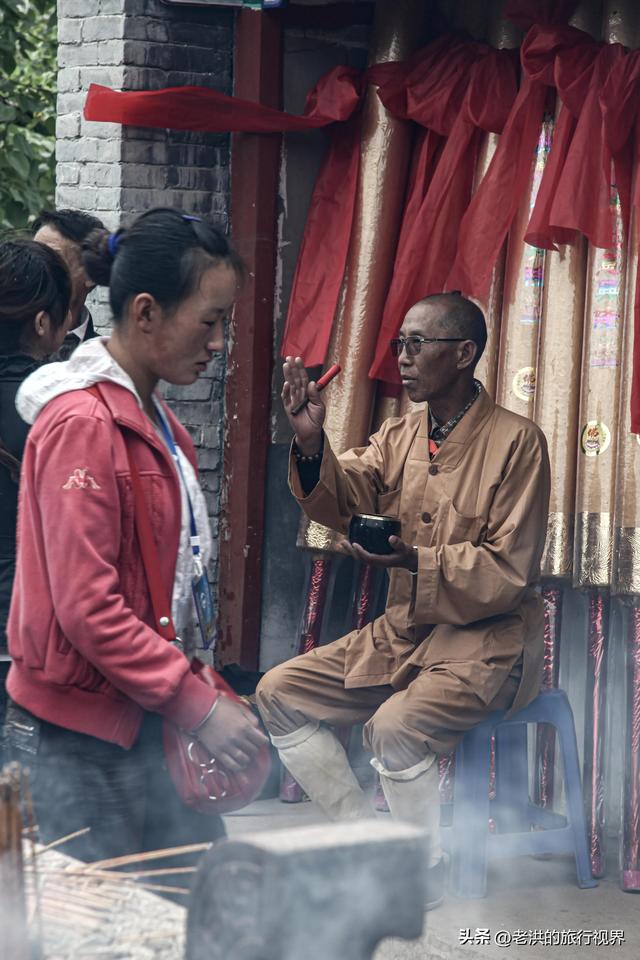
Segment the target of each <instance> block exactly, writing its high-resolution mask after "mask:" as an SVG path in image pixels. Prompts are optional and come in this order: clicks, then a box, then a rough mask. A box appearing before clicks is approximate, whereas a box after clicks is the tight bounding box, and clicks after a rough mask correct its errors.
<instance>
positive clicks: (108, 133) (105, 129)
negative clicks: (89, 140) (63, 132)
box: [80, 114, 119, 140]
mask: <svg viewBox="0 0 640 960" xmlns="http://www.w3.org/2000/svg"><path fill="white" fill-rule="evenodd" d="M118 126H119V124H115V123H101V122H99V121H98V120H85V119H84V117H83V116H82V114H81V115H80V136H81V137H97V138H100V139H104V140H111V139H112V138H113V136H114V135H115V136H117V135H118Z"/></svg>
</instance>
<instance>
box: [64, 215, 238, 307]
mask: <svg viewBox="0 0 640 960" xmlns="http://www.w3.org/2000/svg"><path fill="white" fill-rule="evenodd" d="M212 259H213V260H214V261H221V262H223V263H228V264H229V266H230V267H232V268H233V269H234V270H235V271H236V273H237V274H238V277H239V278H241V277H242V276H243V272H244V266H243V263H242V260H241V259H240V257H239V256H238V254H237V253H236V252H235V250H234V249H233V248H232V247H231V245H230V244H229V241H228V240H227V238H226V237H225V236H224V234H223V233H221V232H220V231H219V230H217V229H216V228H215V227H213V226H211V224H209V223H206V222H205V221H204V220H200V219H199V218H197V217H190V216H187V215H186V214H182V213H179V212H178V211H177V210H171V209H164V208H158V209H155V210H149V211H148V212H147V213H143V214H142V216H141V217H138V219H137V220H136V221H135V222H134V223H133V224H132V225H131V226H130V227H128V228H127V229H126V230H119V231H118V232H117V233H116V234H111V235H109V234H108V233H107V232H106V231H105V230H94V231H93V232H92V233H90V234H89V236H88V237H87V239H86V240H85V241H84V243H83V244H82V260H83V263H84V268H85V270H86V272H87V274H88V275H89V277H90V278H91V280H93V282H94V283H97V284H99V285H101V286H108V287H109V300H110V303H111V311H112V313H113V319H114V321H115V323H119V322H120V321H122V319H123V317H124V313H125V309H126V305H127V303H128V301H129V300H130V299H131V298H132V297H135V296H136V295H137V294H138V293H150V294H151V295H152V296H153V297H154V298H155V299H156V300H157V301H158V303H159V304H160V305H161V306H162V307H164V308H165V309H171V308H172V307H174V306H176V305H177V304H178V303H180V301H182V300H184V298H185V297H188V296H189V295H190V294H191V293H192V292H193V291H194V290H195V289H196V288H197V286H198V283H199V282H200V277H201V276H202V274H203V272H204V271H205V270H206V269H207V268H208V267H210V266H211V261H212Z"/></svg>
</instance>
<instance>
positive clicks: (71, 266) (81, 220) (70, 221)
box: [33, 210, 104, 329]
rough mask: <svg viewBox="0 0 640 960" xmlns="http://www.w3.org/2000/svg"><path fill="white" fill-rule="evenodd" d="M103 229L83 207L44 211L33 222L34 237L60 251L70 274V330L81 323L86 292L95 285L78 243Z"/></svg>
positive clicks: (98, 221)
mask: <svg viewBox="0 0 640 960" xmlns="http://www.w3.org/2000/svg"><path fill="white" fill-rule="evenodd" d="M97 228H98V229H104V226H103V224H102V222H101V221H100V220H98V218H97V217H93V216H91V214H90V213H84V211H82V210H43V211H42V212H41V213H40V214H39V215H38V217H37V218H36V221H35V223H34V224H33V239H34V240H36V241H37V242H38V243H43V244H44V245H45V246H47V247H51V248H52V249H53V250H55V251H56V252H57V253H59V254H60V256H61V257H62V259H63V260H64V262H65V263H66V265H67V269H68V271H69V275H70V277H71V306H70V312H71V317H72V319H71V329H73V328H74V327H77V326H78V325H79V324H80V323H81V315H82V310H83V307H84V304H85V300H86V299H87V295H88V294H89V293H90V292H91V291H92V290H93V288H94V286H95V284H94V283H93V281H92V280H90V279H89V277H88V275H87V273H86V271H85V269H84V267H83V265H82V254H81V244H82V242H83V241H84V240H85V239H86V238H87V236H88V235H89V234H90V233H91V231H92V230H95V229H97Z"/></svg>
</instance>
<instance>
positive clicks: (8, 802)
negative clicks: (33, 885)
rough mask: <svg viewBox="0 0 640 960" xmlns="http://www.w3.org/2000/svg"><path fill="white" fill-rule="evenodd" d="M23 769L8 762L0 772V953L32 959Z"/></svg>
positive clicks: (13, 958) (19, 959) (3, 955)
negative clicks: (22, 811) (22, 804)
mask: <svg viewBox="0 0 640 960" xmlns="http://www.w3.org/2000/svg"><path fill="white" fill-rule="evenodd" d="M21 777H22V774H21V770H20V767H19V766H18V765H17V764H9V765H8V766H6V767H4V768H3V769H2V772H1V773H0V956H1V957H7V958H8V957H10V958H11V960H29V958H30V956H31V948H30V945H29V936H28V931H27V912H26V902H25V886H24V861H23V857H22V817H21V815H20V786H21Z"/></svg>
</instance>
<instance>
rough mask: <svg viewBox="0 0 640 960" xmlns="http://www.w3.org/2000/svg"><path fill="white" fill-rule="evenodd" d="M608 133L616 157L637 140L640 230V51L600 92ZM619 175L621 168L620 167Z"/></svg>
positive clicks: (639, 386) (639, 365) (638, 415)
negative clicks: (631, 142) (630, 142)
mask: <svg viewBox="0 0 640 960" xmlns="http://www.w3.org/2000/svg"><path fill="white" fill-rule="evenodd" d="M600 105H601V107H602V117H603V126H604V135H605V138H606V141H607V144H608V146H609V149H610V151H611V153H612V155H613V156H614V157H620V156H621V155H622V156H623V157H624V154H625V150H626V149H627V148H628V144H629V141H630V140H632V141H633V153H634V163H635V168H636V176H635V184H634V190H633V196H632V201H631V202H632V203H633V207H634V212H635V229H636V230H639V229H640V166H639V164H640V122H639V120H640V118H639V116H638V113H639V110H640V50H630V51H629V52H628V53H627V55H626V56H625V57H622V58H618V59H617V61H616V63H615V64H614V66H613V68H612V69H611V72H610V73H609V76H608V77H607V80H606V82H605V84H604V86H603V88H602V90H601V93H600ZM616 178H617V169H616ZM631 429H632V431H633V432H634V433H639V434H640V270H638V271H637V273H636V289H635V300H634V339H633V383H632V385H631Z"/></svg>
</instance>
